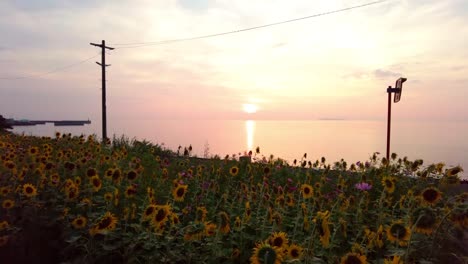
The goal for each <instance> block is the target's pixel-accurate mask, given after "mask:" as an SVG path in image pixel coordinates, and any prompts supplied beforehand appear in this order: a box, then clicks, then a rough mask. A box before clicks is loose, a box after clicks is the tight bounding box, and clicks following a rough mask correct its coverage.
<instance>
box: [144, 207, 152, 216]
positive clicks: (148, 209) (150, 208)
mask: <svg viewBox="0 0 468 264" xmlns="http://www.w3.org/2000/svg"><path fill="white" fill-rule="evenodd" d="M153 212H154V207H148V208H147V209H146V211H145V215H146V216H148V215H152V214H153Z"/></svg>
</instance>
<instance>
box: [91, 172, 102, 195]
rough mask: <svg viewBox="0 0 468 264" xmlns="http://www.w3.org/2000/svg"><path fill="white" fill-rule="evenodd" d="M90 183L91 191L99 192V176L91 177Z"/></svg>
mask: <svg viewBox="0 0 468 264" xmlns="http://www.w3.org/2000/svg"><path fill="white" fill-rule="evenodd" d="M90 183H91V185H92V186H93V191H94V192H99V190H100V189H101V187H102V181H101V179H100V178H99V176H97V175H95V176H93V177H91V179H90Z"/></svg>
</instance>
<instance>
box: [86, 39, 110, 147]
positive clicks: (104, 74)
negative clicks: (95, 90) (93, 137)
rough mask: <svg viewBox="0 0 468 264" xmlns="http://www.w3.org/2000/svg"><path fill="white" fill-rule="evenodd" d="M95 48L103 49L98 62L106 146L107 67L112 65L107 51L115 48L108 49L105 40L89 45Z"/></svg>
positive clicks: (103, 131)
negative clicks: (100, 73) (100, 71)
mask: <svg viewBox="0 0 468 264" xmlns="http://www.w3.org/2000/svg"><path fill="white" fill-rule="evenodd" d="M89 44H91V45H93V46H96V47H100V48H101V49H102V51H101V52H102V54H101V63H99V62H96V63H97V64H98V65H101V70H102V142H103V143H104V144H106V140H107V115H106V67H107V66H110V64H106V49H109V50H113V49H114V48H111V47H107V46H106V41H105V40H103V41H102V43H101V44H96V43H89Z"/></svg>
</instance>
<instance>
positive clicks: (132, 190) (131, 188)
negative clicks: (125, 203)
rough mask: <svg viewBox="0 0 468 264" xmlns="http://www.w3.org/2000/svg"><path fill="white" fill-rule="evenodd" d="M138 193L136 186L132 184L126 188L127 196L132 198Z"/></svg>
mask: <svg viewBox="0 0 468 264" xmlns="http://www.w3.org/2000/svg"><path fill="white" fill-rule="evenodd" d="M136 193H137V190H136V187H135V186H133V185H130V186H128V187H127V189H125V197H127V198H131V197H133V196H135V194H136Z"/></svg>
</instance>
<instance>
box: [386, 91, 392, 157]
mask: <svg viewBox="0 0 468 264" xmlns="http://www.w3.org/2000/svg"><path fill="white" fill-rule="evenodd" d="M391 89H392V87H391V86H389V87H388V89H387V93H388V115H387V156H386V157H387V161H390V159H389V157H390V124H391V123H392V121H391V120H392V92H391ZM389 90H390V91H389Z"/></svg>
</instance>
